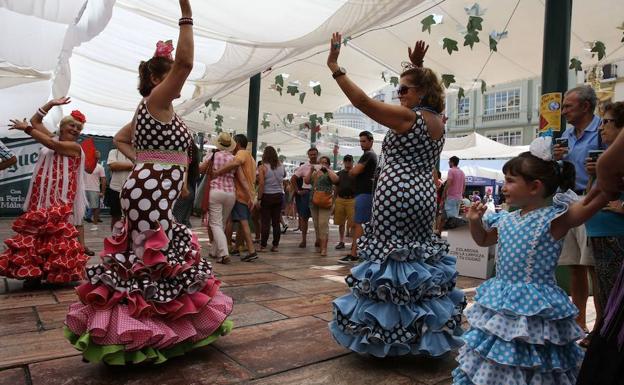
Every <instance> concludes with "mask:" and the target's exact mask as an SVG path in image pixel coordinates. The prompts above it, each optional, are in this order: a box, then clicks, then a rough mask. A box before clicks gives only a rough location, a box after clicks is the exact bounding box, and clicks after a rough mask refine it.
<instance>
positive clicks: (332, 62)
mask: <svg viewBox="0 0 624 385" xmlns="http://www.w3.org/2000/svg"><path fill="white" fill-rule="evenodd" d="M341 44H342V34H340V32H334V33H333V34H332V37H331V40H330V42H329V56H327V66H328V67H329V69H330V70H332V72H334V71H336V70H337V69H338V55H340V46H341Z"/></svg>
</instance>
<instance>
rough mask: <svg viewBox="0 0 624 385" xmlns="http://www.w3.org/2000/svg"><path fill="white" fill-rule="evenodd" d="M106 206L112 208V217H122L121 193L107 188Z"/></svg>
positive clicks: (105, 195)
mask: <svg viewBox="0 0 624 385" xmlns="http://www.w3.org/2000/svg"><path fill="white" fill-rule="evenodd" d="M104 204H105V205H106V206H107V207H109V208H110V215H111V216H112V217H115V218H120V217H121V200H120V199H119V191H115V190H113V189H111V188H110V187H107V188H106V193H105V194H104Z"/></svg>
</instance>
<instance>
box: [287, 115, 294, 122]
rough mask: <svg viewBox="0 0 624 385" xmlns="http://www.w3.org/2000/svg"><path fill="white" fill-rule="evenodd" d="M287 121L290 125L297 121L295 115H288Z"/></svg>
mask: <svg viewBox="0 0 624 385" xmlns="http://www.w3.org/2000/svg"><path fill="white" fill-rule="evenodd" d="M286 120H288V123H292V121H293V120H295V115H293V114H288V115H286Z"/></svg>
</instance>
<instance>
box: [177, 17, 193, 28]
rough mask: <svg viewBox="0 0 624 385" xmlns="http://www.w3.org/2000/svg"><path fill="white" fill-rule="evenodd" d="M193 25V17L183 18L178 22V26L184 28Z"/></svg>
mask: <svg viewBox="0 0 624 385" xmlns="http://www.w3.org/2000/svg"><path fill="white" fill-rule="evenodd" d="M185 24H188V25H193V18H192V17H181V18H180V20H178V25H179V26H182V25H185Z"/></svg>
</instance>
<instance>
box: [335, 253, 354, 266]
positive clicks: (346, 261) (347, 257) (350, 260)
mask: <svg viewBox="0 0 624 385" xmlns="http://www.w3.org/2000/svg"><path fill="white" fill-rule="evenodd" d="M358 259H359V258H358V257H354V256H353V255H345V256H344V257H342V258H340V259H339V260H338V261H337V262H338V263H340V264H343V265H350V264H352V263H353V262H357V261H358Z"/></svg>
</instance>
